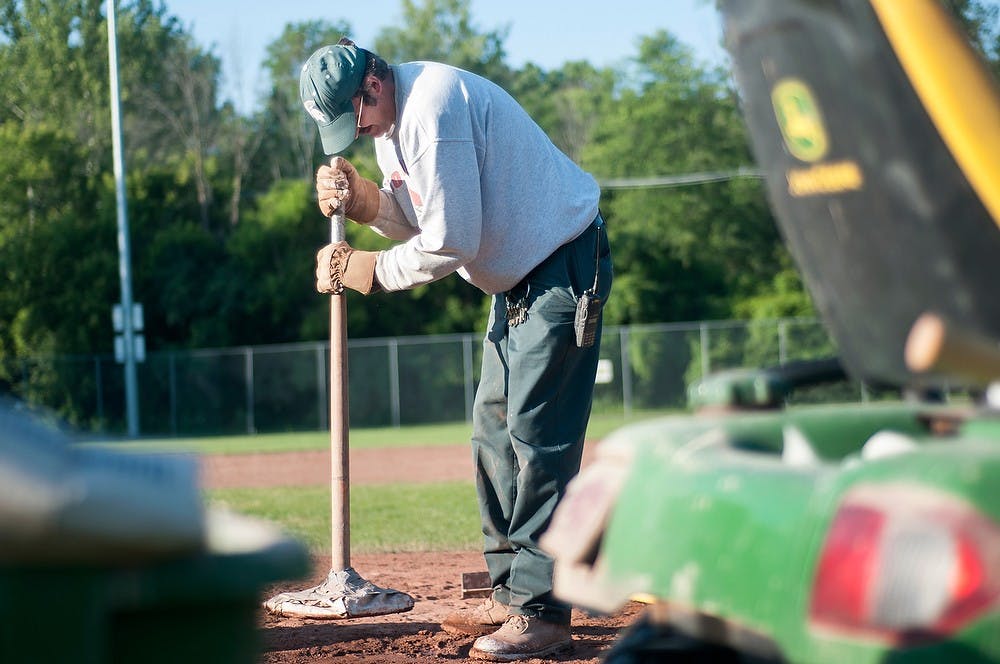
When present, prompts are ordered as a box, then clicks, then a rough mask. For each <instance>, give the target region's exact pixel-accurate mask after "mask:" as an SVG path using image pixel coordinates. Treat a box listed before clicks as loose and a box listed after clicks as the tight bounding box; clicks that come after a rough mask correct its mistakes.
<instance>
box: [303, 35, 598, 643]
mask: <svg viewBox="0 0 1000 664" xmlns="http://www.w3.org/2000/svg"><path fill="white" fill-rule="evenodd" d="M300 96H301V98H302V102H303V104H304V106H305V108H306V110H307V112H308V113H309V114H310V115H311V116H312V117H313V119H314V120H315V121H316V123H317V125H318V127H319V133H320V137H321V140H322V144H323V150H324V152H326V153H327V154H337V153H339V152H341V151H343V150H345V149H346V148H347V147H348V146H350V145H351V143H352V142H353V141H354V140H355V139H356V138H357V137H358V136H371V137H373V138H374V143H375V154H376V157H377V160H378V164H379V167H380V168H381V170H382V173H383V180H382V185H381V187H380V186H379V185H378V184H376V183H375V182H372V181H371V180H367V179H365V178H362V177H361V176H360V175H359V174H358V172H357V171H356V170H355V168H354V167H353V166H352V165H351V164H350V163H349V162H348V161H346V160H345V159H343V158H341V157H335V158H334V159H333V160H332V161H331V163H330V165H329V166H321V167H320V168H319V170H318V171H317V173H316V192H317V194H318V199H319V207H320V210H321V211H322V212H323V214H325V215H330V214H332V213H333V211H334V210H336V209H337V208H338V207H340V206H343V209H344V212H345V213H346V215H347V217H349V218H350V219H352V220H353V221H355V222H357V223H360V224H364V225H366V226H368V227H369V228H371V229H372V230H373V231H375V232H376V233H379V234H380V235H383V236H385V237H388V238H391V239H394V240H398V241H399V243H398V244H396V245H394V246H392V248H390V249H388V250H385V251H379V252H368V251H359V250H355V249H353V248H351V247H350V246H349V245H348V244H347V243H346V242H339V243H337V244H335V245H328V246H326V247H324V248H323V249H322V250H320V252H319V254H318V255H317V258H316V281H317V289H318V290H319V291H320V292H323V293H328V292H339V290H340V289H341V288H343V287H347V288H351V289H354V290H356V291H359V292H361V293H363V294H366V295H367V294H369V293H373V292H376V291H386V292H390V291H400V290H405V289H409V288H414V287H416V286H420V285H421V284H426V283H429V282H432V281H435V280H437V279H441V278H442V277H445V276H447V275H449V274H451V273H452V272H457V273H458V274H459V275H460V276H461V277H462V278H463V279H465V280H466V281H468V282H469V283H471V284H473V285H475V286H477V287H479V288H480V289H482V290H483V291H484V292H486V293H488V294H490V295H492V296H493V308H492V312H491V314H490V318H489V322H488V324H487V332H486V337H485V340H484V348H483V365H482V376H481V380H480V383H479V386H478V388H477V392H476V400H475V411H474V415H473V431H472V453H473V457H474V461H475V467H476V489H477V495H478V500H479V509H480V513H481V516H482V528H483V536H484V538H483V541H484V554H485V558H486V563H487V567H488V569H489V572H490V577H491V579H492V584H493V588H494V590H493V594H492V596H491V597H490V598H488V599H487V600H486V601H485V602H484V603H483V604H481V605H478V606H475V607H470V608H469V609H466V610H463V611H459V612H457V613H455V614H453V615H451V616H448V617H447V618H446V619H445V621H444V623H443V627H444V628H445V629H446V630H448V631H450V632H453V633H466V634H473V635H481V636H480V638H478V639H477V640H476V642H475V644H474V646H473V647H472V650H471V653H470V654H471V656H472V657H475V658H478V659H486V660H494V661H509V660H516V659H524V658H528V657H539V656H544V655H547V654H551V653H553V652H556V651H558V650H561V649H563V648H566V647H568V646H570V645H571V643H572V641H571V638H570V607H569V606H567V605H565V604H563V603H561V602H559V601H557V600H556V599H555V598H553V596H552V560H551V559H550V558H549V556H547V555H546V554H545V553H543V552H542V551H541V550H540V549H539V547H538V538H539V536H540V534H541V533H542V532H543V531H544V530H545V528H546V527H547V526H548V524H549V520H550V518H551V516H552V512H553V509H554V508H555V506H556V503H558V502H559V499H560V498H561V497H562V495H563V493H564V491H565V488H566V484H567V482H569V480H570V479H571V478H572V477H573V476H574V475H575V474H576V473H577V472H578V471H579V468H580V458H581V455H582V452H583V439H584V433H585V431H586V427H587V420H588V418H589V416H590V407H591V401H592V397H593V389H594V377H595V373H596V370H597V360H598V349H599V346H600V336H601V319H600V301H606V299H607V296H608V294H609V292H610V289H611V280H612V269H611V254H610V248H609V245H608V237H607V232H606V228H605V226H604V220H603V219H602V218H601V215H600V213H599V211H598V199H599V195H600V190H599V188H598V186H597V183H596V182H595V181H594V179H593V178H592V177H591V176H590V175H588V174H587V173H585V172H584V171H582V170H581V169H580V168H579V167H577V166H576V164H574V163H573V162H572V161H571V160H570V159H569V158H568V157H567V156H566V155H564V154H563V153H562V152H560V151H559V150H558V149H557V148H556V147H555V146H554V145H553V144H552V142H551V141H550V140H549V139H548V138H547V137H546V135H545V133H544V132H543V131H542V130H541V129H540V128H539V127H538V125H536V124H535V123H534V121H532V119H531V118H530V117H529V116H528V115H527V113H525V111H524V110H523V109H522V108H521V107H520V106H519V105H518V104H517V102H516V101H514V99H513V98H512V97H511V96H510V95H508V94H507V93H506V92H504V91H503V90H502V89H501V88H500V87H499V86H497V85H495V84H494V83H491V82H490V81H488V80H486V79H484V78H481V77H479V76H477V75H475V74H471V73H469V72H466V71H462V70H460V69H456V68H454V67H450V66H447V65H443V64H437V63H432V62H411V63H405V64H398V65H392V66H389V65H388V64H386V62H385V61H384V60H383V59H382V58H380V57H378V56H377V55H374V54H372V53H370V52H368V51H366V50H364V49H361V48H358V47H356V46H355V45H354V44H353V42H351V41H350V40H346V39H343V40H341V41H340V43H338V44H336V45H332V46H326V47H323V48H321V49H319V50H318V51H316V52H315V53H314V54H313V55H312V56H311V57H310V58H309V59H308V61H307V62H306V63H305V64H304V65H303V68H302V74H301V80H300ZM581 299H584V300H587V301H588V302H587V303H589V306H590V312H589V313H590V314H591V316H590V321H591V324H592V325H591V329H589V330H586V331H584V334H583V335H582V336H584V337H587V336H590V337H591V338H590V339H586V338H584V339H582V340H580V341H579V342H578V339H577V334H575V330H574V317H575V312H576V310H577V307H578V302H580V300H581ZM595 314H596V315H595Z"/></svg>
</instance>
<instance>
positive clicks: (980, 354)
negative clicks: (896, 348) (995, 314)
mask: <svg viewBox="0 0 1000 664" xmlns="http://www.w3.org/2000/svg"><path fill="white" fill-rule="evenodd" d="M905 359H906V365H907V366H908V367H909V368H910V370H911V371H915V372H918V373H923V372H934V373H942V374H948V375H952V376H955V377H957V378H964V379H967V380H973V381H975V382H977V383H980V384H986V383H991V382H993V381H995V380H1000V346H998V345H997V342H996V341H994V340H992V339H988V338H986V337H984V336H982V335H980V334H978V333H976V332H972V331H970V330H963V329H960V328H958V327H957V326H955V325H954V324H952V323H950V322H948V321H947V320H945V319H944V318H942V317H941V316H939V315H937V314H934V313H925V314H923V315H921V316H920V318H918V319H917V321H916V322H915V323H914V324H913V327H912V328H911V329H910V335H909V337H908V338H907V340H906V351H905Z"/></svg>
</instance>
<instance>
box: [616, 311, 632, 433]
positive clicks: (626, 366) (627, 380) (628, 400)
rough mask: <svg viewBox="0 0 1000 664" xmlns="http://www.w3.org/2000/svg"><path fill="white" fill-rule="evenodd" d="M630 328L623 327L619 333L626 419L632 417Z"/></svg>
mask: <svg viewBox="0 0 1000 664" xmlns="http://www.w3.org/2000/svg"><path fill="white" fill-rule="evenodd" d="M628 333H629V328H627V327H622V328H621V329H620V330H619V331H618V343H619V352H620V355H621V363H622V371H621V374H622V411H623V412H624V413H625V419H628V418H630V417H631V416H632V357H631V355H630V354H629V350H628V337H629V334H628Z"/></svg>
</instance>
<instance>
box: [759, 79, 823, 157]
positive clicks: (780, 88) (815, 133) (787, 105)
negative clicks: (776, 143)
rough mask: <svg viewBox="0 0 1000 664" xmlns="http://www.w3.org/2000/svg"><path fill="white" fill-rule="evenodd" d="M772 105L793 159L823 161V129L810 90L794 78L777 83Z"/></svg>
mask: <svg viewBox="0 0 1000 664" xmlns="http://www.w3.org/2000/svg"><path fill="white" fill-rule="evenodd" d="M771 104H773V105H774V116H775V117H776V118H777V119H778V126H779V127H780V128H781V135H782V137H784V139H785V145H787V146H788V151H789V152H791V153H792V156H793V157H795V158H796V159H801V160H802V161H809V162H812V161H818V160H820V159H822V158H823V156H824V155H825V154H826V150H827V139H826V130H825V129H824V128H823V116H822V115H820V112H819V106H817V105H816V100H815V98H814V97H813V95H812V91H811V90H810V89H809V87H808V86H807V85H806V84H805V83H803V82H802V81H799V80H797V79H794V78H786V79H784V80H782V81H779V82H778V84H777V85H775V86H774V89H773V90H771Z"/></svg>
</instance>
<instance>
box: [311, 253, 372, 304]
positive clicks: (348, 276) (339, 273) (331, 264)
mask: <svg viewBox="0 0 1000 664" xmlns="http://www.w3.org/2000/svg"><path fill="white" fill-rule="evenodd" d="M378 255H379V252H377V251H359V250H358V249H352V248H351V245H349V244H347V243H346V242H337V243H336V244H328V245H326V246H325V247H323V248H322V249H320V250H319V253H317V254H316V290H317V291H319V292H320V293H333V294H338V293H342V292H344V287H345V286H346V287H347V288H350V289H352V290H356V291H358V292H359V293H361V294H362V295H368V294H370V293H377V292H378V291H380V290H382V287H381V286H380V285H379V283H378V280H377V279H375V261H376V260H378Z"/></svg>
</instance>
